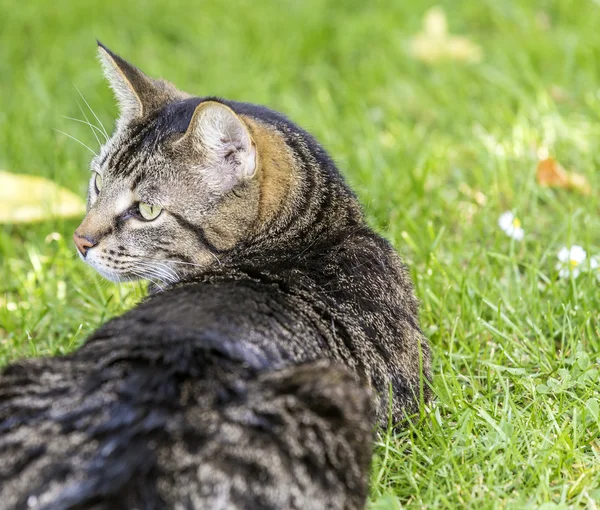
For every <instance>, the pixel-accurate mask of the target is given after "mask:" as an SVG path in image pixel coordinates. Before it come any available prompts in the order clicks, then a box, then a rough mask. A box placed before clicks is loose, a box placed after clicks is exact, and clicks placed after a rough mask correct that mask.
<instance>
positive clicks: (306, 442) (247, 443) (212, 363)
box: [0, 337, 375, 510]
mask: <svg viewBox="0 0 600 510" xmlns="http://www.w3.org/2000/svg"><path fill="white" fill-rule="evenodd" d="M177 340H178V341H175V342H173V343H172V345H171V346H170V347H169V348H167V349H164V345H163V349H162V350H158V351H157V350H156V349H155V350H152V349H148V348H147V347H148V346H146V348H140V349H139V350H138V349H137V347H132V346H131V345H129V346H128V347H127V346H124V345H123V344H121V347H119V344H120V342H121V341H122V339H119V338H112V339H110V340H109V341H108V342H106V344H105V343H104V342H98V343H96V342H91V343H90V344H88V345H86V346H84V347H83V348H82V349H80V350H79V351H78V352H77V353H75V354H74V355H72V356H68V357H66V358H51V359H47V360H32V361H25V362H23V363H22V364H21V365H13V366H12V367H11V368H9V369H8V370H7V372H6V373H5V375H4V376H3V379H4V381H3V382H5V383H7V384H6V388H5V389H7V390H8V389H9V388H12V389H9V391H10V392H11V393H13V392H15V391H16V392H18V393H24V394H27V395H32V394H33V390H32V388H28V386H29V385H32V384H35V381H34V379H36V378H37V375H35V374H41V376H40V377H42V378H46V379H48V380H51V379H52V377H54V378H55V380H54V384H58V383H57V382H56V378H58V377H59V376H60V377H63V374H65V373H69V374H72V375H73V380H72V381H71V382H69V381H63V382H64V384H62V383H60V384H58V385H59V386H60V387H61V388H62V389H63V392H62V393H60V394H54V393H51V392H50V393H48V392H42V391H37V392H36V393H35V397H36V399H38V395H39V399H38V400H36V402H35V404H36V405H35V407H33V406H24V404H23V406H24V407H23V409H22V411H23V413H21V410H20V409H21V406H22V404H21V400H19V399H16V400H13V399H12V398H9V399H8V400H9V401H5V404H4V411H6V412H7V414H5V415H4V418H5V422H4V425H6V426H7V427H8V428H7V429H5V431H4V432H5V435H4V438H1V437H0V464H3V467H2V469H0V495H2V497H3V498H4V503H8V502H9V501H12V502H13V504H11V505H10V508H44V509H67V508H70V509H73V508H78V509H79V508H81V509H83V508H93V509H95V510H100V509H107V510H108V509H109V508H110V509H125V508H141V509H142V508H143V509H159V508H186V509H187V508H196V509H204V508H206V509H211V510H219V509H223V510H225V509H271V510H275V509H310V510H319V509H323V510H325V509H340V510H341V509H347V510H350V509H361V508H363V507H364V504H365V499H366V495H367V486H368V472H369V464H370V458H371V448H372V433H373V425H374V422H375V412H374V405H373V400H372V397H371V395H370V394H369V392H368V391H367V390H366V389H364V388H363V387H362V386H361V385H360V384H358V383H357V381H356V380H355V376H354V375H352V374H351V373H350V372H349V371H348V370H347V369H346V368H344V367H342V366H339V365H332V364H330V363H328V362H325V361H319V362H314V363H309V364H304V365H298V366H291V367H287V368H280V369H276V370H272V369H270V368H268V366H265V364H264V363H263V361H264V360H261V359H260V357H259V356H256V354H255V353H251V352H248V351H246V350H245V349H244V348H243V347H240V344H238V343H235V344H234V343H231V344H229V345H228V344H227V343H223V342H222V341H221V342H212V341H208V342H207V341H206V339H204V340H201V339H198V338H195V339H192V338H189V339H185V338H181V337H178V339H177ZM113 341H114V342H113ZM102 344H104V345H102ZM242 345H243V344H242ZM38 365H39V366H38ZM66 365H69V367H70V368H69V370H66V369H65V368H66V367H65V366H66ZM267 365H268V363H267ZM28 367H29V368H28ZM32 368H35V370H32ZM25 373H26V374H27V377H25V376H24V374H25ZM51 373H54V376H52V375H51ZM12 379H14V380H12ZM11 380H12V382H17V383H18V384H17V385H16V386H15V385H13V384H10V382H11ZM17 380H18V381H20V383H19V382H18V381H17ZM17 388H18V389H17ZM1 389H2V385H0V390H1ZM0 393H1V391H0ZM46 397H48V399H47V401H46V400H45V399H46ZM57 398H58V400H56V399H57ZM13 403H14V404H15V407H13V406H12V405H11V404H13ZM30 403H31V402H30ZM6 406H8V407H12V409H11V410H10V411H9V409H8V408H7V407H6ZM2 407H3V406H0V408H2ZM2 414H3V413H0V425H2V422H3V420H2V416H1V415H2ZM9 422H10V423H9ZM0 428H2V427H0ZM4 443H5V444H4ZM29 443H31V444H29ZM2 444H4V446H5V447H6V446H7V445H10V448H8V450H6V449H5V448H3V447H2ZM36 448H37V450H36ZM40 448H42V450H40V451H39V452H38V450H39V449H40ZM3 450H4V453H3ZM9 452H12V453H11V455H12V457H11V458H10V459H9V458H8V457H6V458H4V457H5V455H8V454H9ZM31 452H34V453H35V455H33V454H31ZM30 454H31V455H30ZM21 457H22V458H21ZM3 461H6V462H3ZM0 508H8V507H4V506H3V503H2V501H1V500H0Z"/></svg>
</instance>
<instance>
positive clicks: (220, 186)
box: [175, 101, 257, 192]
mask: <svg viewBox="0 0 600 510" xmlns="http://www.w3.org/2000/svg"><path fill="white" fill-rule="evenodd" d="M175 145H176V146H177V147H181V148H185V149H184V150H185V151H187V150H191V151H192V152H193V153H195V154H197V155H198V156H199V157H200V158H201V160H202V161H203V165H202V166H203V167H204V168H205V171H204V178H205V179H206V180H207V181H208V182H209V183H210V184H211V187H213V188H214V189H215V191H221V192H226V191H229V190H230V189H232V188H233V187H234V186H235V185H236V184H238V183H240V182H242V181H247V180H250V179H251V178H252V177H254V175H255V174H256V167H257V155H256V145H255V144H254V141H253V140H252V137H251V135H250V132H249V130H248V127H247V126H246V124H245V122H244V121H243V120H242V119H240V118H239V117H238V116H237V115H236V114H235V112H234V111H233V110H232V109H231V108H229V107H228V106H226V105H224V104H222V103H218V102H216V101H204V102H202V103H200V104H199V105H198V106H197V107H196V110H195V111H194V115H193V116H192V120H191V121H190V124H189V126H188V129H187V131H186V132H185V134H184V135H183V136H182V137H181V138H180V139H179V140H177V142H175Z"/></svg>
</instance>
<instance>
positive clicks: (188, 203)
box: [0, 46, 430, 510]
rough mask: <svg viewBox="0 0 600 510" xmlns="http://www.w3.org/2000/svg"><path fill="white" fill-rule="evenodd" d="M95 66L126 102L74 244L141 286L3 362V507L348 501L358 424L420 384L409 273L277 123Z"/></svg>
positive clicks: (356, 495) (379, 419) (360, 435)
mask: <svg viewBox="0 0 600 510" xmlns="http://www.w3.org/2000/svg"><path fill="white" fill-rule="evenodd" d="M100 56H101V59H102V61H103V64H104V66H105V70H106V73H107V76H108V78H109V82H110V83H111V86H112V87H113V89H114V90H115V93H116V96H117V98H118V100H119V102H120V105H121V111H122V114H121V118H120V119H119V121H118V123H117V128H116V131H115V133H114V134H113V136H112V137H111V139H110V140H108V141H107V143H106V144H105V145H104V146H103V147H102V149H101V152H100V154H99V156H98V157H97V158H94V160H93V161H92V170H93V174H92V179H91V180H90V187H89V195H88V214H87V216H86V218H85V219H84V221H83V222H82V224H81V225H80V227H79V228H78V230H77V232H76V235H75V238H76V241H77V243H78V246H79V249H80V253H81V256H82V259H83V260H84V261H85V262H86V263H88V264H90V265H91V266H92V267H94V268H95V269H97V270H98V271H99V272H100V273H101V274H103V275H104V276H106V277H107V278H110V279H113V280H126V279H132V278H139V277H141V278H147V279H150V280H151V281H152V282H153V294H152V295H151V296H150V297H149V298H148V299H146V300H145V301H144V302H142V303H141V304H140V305H138V306H137V307H136V308H134V309H133V310H131V311H130V312H128V313H126V314H124V315H123V316H121V317H119V318H116V319H113V320H112V321H110V322H108V323H107V324H105V325H104V326H103V327H101V328H100V329H99V330H97V331H96V332H95V333H94V334H93V335H92V336H91V337H90V338H89V339H88V340H87V342H86V343H85V345H84V346H83V347H81V348H80V349H79V350H77V351H76V352H74V353H73V354H70V355H68V356H63V357H56V358H46V359H36V360H25V361H21V362H20V363H16V364H14V365H11V366H9V367H8V368H6V369H5V371H4V373H3V374H2V375H1V376H0V508H6V509H8V508H44V509H67V508H68V509H75V508H93V509H109V508H111V509H112V508H148V509H154V508H157V509H158V508H207V509H273V510H274V509H315V510H318V509H348V510H351V509H359V508H363V506H364V503H365V499H366V495H367V482H368V467H369V458H370V454H371V444H372V443H371V439H372V430H373V427H374V425H375V424H376V423H379V424H382V425H384V426H385V425H386V424H387V423H388V419H390V418H391V419H392V420H393V421H395V422H399V421H401V420H403V419H404V418H405V417H406V416H408V415H410V414H411V413H414V412H416V411H418V409H419V406H420V405H421V404H422V403H424V402H426V401H427V399H428V398H429V394H430V392H429V389H428V384H427V379H428V377H429V371H430V355H429V350H428V346H427V343H426V341H425V340H424V338H423V336H422V334H421V331H420V329H419V326H418V317H417V314H418V310H417V301H416V299H415V297H414V294H413V290H412V285H411V282H410V278H409V275H408V272H407V270H406V268H405V267H404V266H403V264H402V263H401V261H400V259H399V257H398V255H397V254H396V252H395V251H394V250H393V248H392V247H391V246H390V245H389V243H388V242H386V241H385V240H384V239H383V238H381V237H380V236H379V235H377V234H376V233H374V232H373V231H372V230H371V228H369V227H368V226H367V224H366V222H365V220H364V217H363V214H362V211H361V208H360V206H359V204H358V201H357V200H356V197H355V196H354V194H353V193H352V191H351V190H350V189H349V188H348V186H347V185H346V184H345V182H344V180H343V178H342V177H341V175H340V174H339V172H338V170H337V168H336V167H335V165H334V164H333V162H332V161H331V159H330V158H329V156H328V155H327V154H326V153H325V151H324V150H323V149H322V147H321V146H320V145H319V144H318V143H317V142H316V141H315V140H314V139H313V138H312V137H311V136H310V135H309V134H308V133H306V132H305V131H303V130H302V129H300V128H298V127H297V126H295V125H294V124H293V123H291V122H290V121H289V120H288V119H286V118H285V117H284V116H282V115H280V114H278V113H276V112H273V111H271V110H268V109H266V108H263V107H259V106H255V105H250V104H246V103H237V102H232V101H226V100H223V99H217V98H198V97H192V96H190V95H189V94H185V93H183V92H180V91H177V89H176V88H175V87H174V86H172V85H170V84H168V83H167V82H164V81H157V80H153V79H151V78H149V77H147V76H146V75H144V74H143V73H142V72H141V71H139V70H138V69H137V68H135V67H133V66H132V65H130V64H128V63H127V62H125V61H124V60H122V59H121V58H120V57H118V56H117V55H114V54H113V53H111V52H110V51H109V50H107V49H106V48H104V47H103V46H100ZM96 174H98V176H101V177H102V178H101V179H100V177H98V176H96ZM99 183H101V184H99ZM140 202H142V203H147V204H149V205H151V206H152V207H156V209H153V210H157V211H160V212H159V214H158V215H157V216H156V217H154V218H152V219H147V218H145V217H144V216H143V214H142V207H141V206H140V205H139V203H140ZM390 390H391V396H392V400H391V402H389V401H388V397H389V395H390ZM390 410H391V415H390Z"/></svg>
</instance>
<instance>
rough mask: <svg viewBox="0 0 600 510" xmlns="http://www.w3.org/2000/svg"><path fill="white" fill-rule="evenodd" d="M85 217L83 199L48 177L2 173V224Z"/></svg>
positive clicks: (0, 183)
mask: <svg viewBox="0 0 600 510" xmlns="http://www.w3.org/2000/svg"><path fill="white" fill-rule="evenodd" d="M83 213H85V202H84V201H83V200H82V198H81V197H79V196H78V195H76V194H75V193H73V192H72V191H69V190H67V189H65V188H61V187H60V186H58V185H56V184H55V183H53V182H52V181H49V180H48V179H45V178H44V177H37V176H34V175H20V174H13V173H9V172H3V171H0V223H31V222H35V221H42V220H47V219H49V218H55V217H71V216H79V215H81V214H83Z"/></svg>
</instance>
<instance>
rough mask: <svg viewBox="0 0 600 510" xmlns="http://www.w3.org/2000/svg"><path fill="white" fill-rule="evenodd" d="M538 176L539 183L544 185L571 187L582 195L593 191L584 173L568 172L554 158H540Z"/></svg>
mask: <svg viewBox="0 0 600 510" xmlns="http://www.w3.org/2000/svg"><path fill="white" fill-rule="evenodd" d="M536 177H537V181H538V184H540V185H542V186H547V187H550V188H565V189H571V190H573V191H577V192H579V193H581V194H582V195H590V194H591V193H592V189H591V188H590V185H589V183H588V182H587V179H586V178H585V176H584V175H581V174H577V173H575V172H567V171H566V170H565V169H564V168H563V167H562V165H561V164H560V163H559V162H558V161H556V160H555V159H552V158H546V159H542V160H540V162H539V163H538V166H537V172H536Z"/></svg>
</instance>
